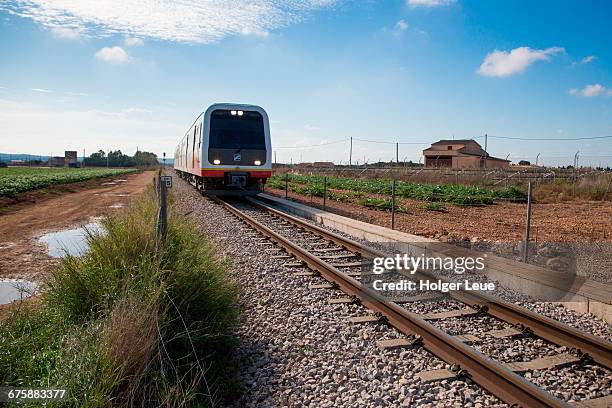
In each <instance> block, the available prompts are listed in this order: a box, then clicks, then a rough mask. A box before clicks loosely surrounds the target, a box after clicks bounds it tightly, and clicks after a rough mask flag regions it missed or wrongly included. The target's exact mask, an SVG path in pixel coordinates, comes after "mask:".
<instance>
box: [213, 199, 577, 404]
mask: <svg viewBox="0 0 612 408" xmlns="http://www.w3.org/2000/svg"><path fill="white" fill-rule="evenodd" d="M213 200H214V201H215V202H217V203H218V204H220V205H222V206H223V207H224V208H226V209H227V210H228V211H229V212H230V213H232V214H234V215H235V216H236V217H238V218H239V219H240V220H242V221H243V222H245V223H246V224H247V225H249V226H251V227H252V228H254V229H255V230H257V231H258V232H260V233H261V234H263V235H264V236H266V237H268V238H269V239H271V240H272V241H273V242H274V243H276V244H277V245H278V246H280V247H282V248H283V249H284V250H285V251H287V252H288V253H290V254H291V255H293V256H294V257H296V258H297V259H299V260H301V261H302V262H304V263H305V265H306V266H308V267H309V268H310V269H312V270H313V271H317V272H319V273H320V274H321V276H322V277H324V278H325V279H327V280H328V281H330V282H334V283H335V284H336V285H337V286H338V288H339V289H340V290H342V291H343V292H345V293H347V294H349V295H351V296H354V297H355V299H358V300H359V302H360V303H361V304H362V305H364V306H365V307H367V308H368V309H370V310H372V311H374V312H378V313H380V314H381V315H383V316H384V317H385V318H386V319H387V321H388V322H389V324H390V325H392V326H393V327H395V328H396V329H397V330H399V331H400V332H401V333H403V334H405V335H408V336H412V335H415V334H416V335H419V336H420V339H421V342H422V345H423V347H424V348H425V349H426V350H428V351H430V352H431V353H432V354H434V355H435V356H437V357H438V358H440V359H442V360H443V361H445V362H447V363H449V364H457V365H458V366H459V367H460V368H461V369H462V370H464V372H465V373H467V375H468V376H469V377H470V378H471V379H472V380H473V381H474V382H475V383H476V384H478V385H479V386H481V387H483V388H484V389H486V390H488V391H489V392H491V393H492V394H493V395H495V396H496V397H498V398H499V399H501V400H502V401H504V402H506V403H508V404H511V405H520V406H524V407H569V406H570V405H569V404H567V403H566V402H564V401H561V400H560V399H558V398H556V397H555V396H553V395H552V394H550V393H548V392H546V391H545V390H543V389H542V388H539V387H537V386H536V385H534V384H533V383H531V382H529V381H527V380H525V379H524V378H523V377H521V376H519V375H518V374H516V373H514V372H513V371H511V370H510V369H508V368H507V367H505V366H503V365H501V364H499V363H497V362H495V361H493V360H492V359H490V358H488V357H487V356H485V355H483V354H482V353H479V352H478V351H476V350H475V349H473V348H471V347H469V346H467V345H465V344H464V343H462V342H461V341H459V340H457V339H455V338H453V337H452V336H450V335H448V334H447V333H445V332H444V331H442V330H440V329H438V328H437V327H435V326H433V325H432V324H430V323H428V322H426V321H425V320H424V319H422V318H421V317H419V316H418V315H417V314H414V313H411V312H409V311H407V310H406V309H404V308H402V307H400V306H399V305H397V304H395V303H393V302H391V301H388V300H387V299H385V298H383V297H382V296H380V295H379V294H378V293H376V292H375V291H374V290H372V289H370V288H368V287H366V286H364V285H362V284H361V282H359V281H358V280H356V279H354V278H352V277H350V276H348V275H347V274H345V273H343V272H341V271H340V270H338V269H337V268H335V267H334V266H332V265H330V264H328V263H327V262H325V261H323V260H322V259H320V258H318V257H317V256H314V255H313V254H311V253H310V252H308V251H307V250H305V249H303V248H301V247H300V246H298V245H296V244H294V243H293V242H291V241H289V240H288V239H286V238H284V237H283V236H281V235H279V234H278V233H276V232H274V231H273V230H272V229H270V228H268V227H266V226H265V225H263V224H261V223H260V222H259V221H257V220H255V219H254V218H253V217H251V216H249V215H248V214H245V213H244V212H243V211H241V210H239V209H237V208H235V207H234V206H232V205H231V204H229V203H226V202H224V201H222V200H220V199H219V198H217V197H214V198H213Z"/></svg>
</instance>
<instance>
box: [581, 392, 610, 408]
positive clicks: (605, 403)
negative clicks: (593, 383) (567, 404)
mask: <svg viewBox="0 0 612 408" xmlns="http://www.w3.org/2000/svg"><path fill="white" fill-rule="evenodd" d="M572 404H573V405H574V406H575V407H576V408H609V407H612V394H611V395H606V396H605V397H599V398H591V399H587V400H582V401H572Z"/></svg>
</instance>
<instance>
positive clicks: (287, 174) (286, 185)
mask: <svg viewBox="0 0 612 408" xmlns="http://www.w3.org/2000/svg"><path fill="white" fill-rule="evenodd" d="M288 195H289V173H285V200H287V198H288Z"/></svg>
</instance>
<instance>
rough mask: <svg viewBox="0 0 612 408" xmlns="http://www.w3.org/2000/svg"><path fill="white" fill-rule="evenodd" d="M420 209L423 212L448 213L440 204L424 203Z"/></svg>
mask: <svg viewBox="0 0 612 408" xmlns="http://www.w3.org/2000/svg"><path fill="white" fill-rule="evenodd" d="M421 208H422V209H423V210H425V211H436V212H448V210H447V209H446V207H445V206H444V204H442V203H425V204H423V205H421Z"/></svg>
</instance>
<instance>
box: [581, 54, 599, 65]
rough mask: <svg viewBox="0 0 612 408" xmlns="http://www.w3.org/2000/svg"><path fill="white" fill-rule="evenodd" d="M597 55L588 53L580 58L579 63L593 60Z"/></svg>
mask: <svg viewBox="0 0 612 408" xmlns="http://www.w3.org/2000/svg"><path fill="white" fill-rule="evenodd" d="M596 58H597V57H596V56H595V55H588V56H586V57H584V58H583V59H581V60H580V64H582V65H584V64H588V63H589V62H593V61H594V60H595V59H596Z"/></svg>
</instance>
